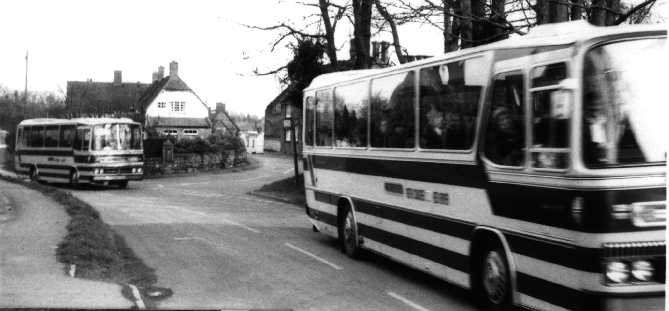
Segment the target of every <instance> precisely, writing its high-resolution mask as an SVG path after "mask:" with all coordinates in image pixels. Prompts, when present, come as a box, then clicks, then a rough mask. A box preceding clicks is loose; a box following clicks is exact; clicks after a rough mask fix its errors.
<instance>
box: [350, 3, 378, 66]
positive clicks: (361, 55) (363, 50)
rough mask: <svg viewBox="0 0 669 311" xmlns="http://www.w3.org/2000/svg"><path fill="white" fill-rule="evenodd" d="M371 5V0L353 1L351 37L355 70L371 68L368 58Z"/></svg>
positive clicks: (369, 58)
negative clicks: (352, 39) (354, 56)
mask: <svg viewBox="0 0 669 311" xmlns="http://www.w3.org/2000/svg"><path fill="white" fill-rule="evenodd" d="M372 4H373V0H353V18H354V19H355V24H354V25H353V27H354V28H353V36H354V39H355V50H356V51H355V54H356V59H355V63H354V66H355V68H356V69H366V68H370V67H371V63H372V62H371V57H370V56H369V41H370V38H371V37H372V34H371V27H372Z"/></svg>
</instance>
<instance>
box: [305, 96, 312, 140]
mask: <svg viewBox="0 0 669 311" xmlns="http://www.w3.org/2000/svg"><path fill="white" fill-rule="evenodd" d="M304 144H305V145H307V146H313V145H314V97H313V96H308V97H307V99H306V103H305V108H304Z"/></svg>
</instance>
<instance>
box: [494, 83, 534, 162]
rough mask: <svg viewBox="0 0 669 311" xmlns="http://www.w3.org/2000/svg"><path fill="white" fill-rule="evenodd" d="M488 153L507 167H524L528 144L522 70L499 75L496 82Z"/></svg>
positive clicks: (495, 160)
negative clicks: (525, 151)
mask: <svg viewBox="0 0 669 311" xmlns="http://www.w3.org/2000/svg"><path fill="white" fill-rule="evenodd" d="M491 89H492V96H491V104H490V114H489V115H488V124H487V130H486V134H485V144H484V151H485V156H486V157H487V158H488V159H489V160H490V161H492V162H494V163H496V164H499V165H504V166H521V165H522V163H523V158H524V150H525V149H524V146H525V126H524V120H525V100H524V96H525V95H524V94H525V93H524V87H523V75H522V73H521V72H520V71H515V72H507V73H501V74H497V75H496V76H495V79H494V81H493V85H492V88H491Z"/></svg>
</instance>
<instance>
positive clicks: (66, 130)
mask: <svg viewBox="0 0 669 311" xmlns="http://www.w3.org/2000/svg"><path fill="white" fill-rule="evenodd" d="M74 132H75V128H74V125H61V126H60V143H59V146H60V147H62V148H71V147H72V141H73V140H74V134H75V133H74Z"/></svg>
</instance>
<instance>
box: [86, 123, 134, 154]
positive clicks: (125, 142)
mask: <svg viewBox="0 0 669 311" xmlns="http://www.w3.org/2000/svg"><path fill="white" fill-rule="evenodd" d="M93 133H94V136H95V140H94V141H93V150H130V149H141V148H142V132H141V129H140V127H139V125H137V124H127V123H106V124H100V125H96V126H95V129H94V131H93Z"/></svg>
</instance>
